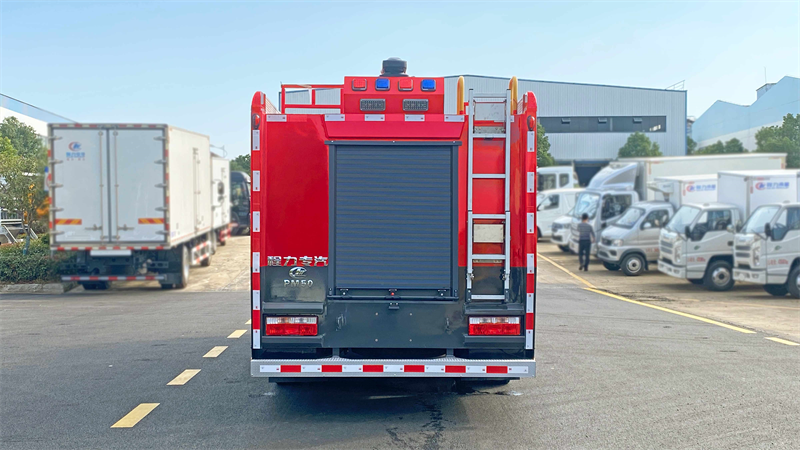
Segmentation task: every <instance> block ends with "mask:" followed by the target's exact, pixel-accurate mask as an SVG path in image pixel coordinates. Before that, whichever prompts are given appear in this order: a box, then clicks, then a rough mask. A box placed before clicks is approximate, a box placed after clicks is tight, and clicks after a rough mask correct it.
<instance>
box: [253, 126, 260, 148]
mask: <svg viewBox="0 0 800 450" xmlns="http://www.w3.org/2000/svg"><path fill="white" fill-rule="evenodd" d="M253 150H254V151H256V150H261V132H260V131H259V130H253Z"/></svg>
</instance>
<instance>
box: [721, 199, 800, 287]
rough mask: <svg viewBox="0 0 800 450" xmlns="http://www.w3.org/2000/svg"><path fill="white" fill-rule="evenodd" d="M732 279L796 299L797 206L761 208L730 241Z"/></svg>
mask: <svg viewBox="0 0 800 450" xmlns="http://www.w3.org/2000/svg"><path fill="white" fill-rule="evenodd" d="M733 260H734V268H733V278H734V279H735V280H736V281H743V282H749V283H756V284H760V285H762V286H763V287H764V290H765V291H767V292H768V293H769V294H771V295H774V296H778V297H782V296H785V295H786V294H787V293H788V294H791V295H792V296H793V297H794V298H800V287H798V286H800V203H798V202H794V203H790V202H786V203H782V204H779V203H775V204H767V205H762V206H760V207H759V208H758V209H756V210H755V211H753V214H751V215H750V217H749V218H748V219H747V222H745V223H744V225H743V226H741V227H739V229H738V230H737V232H736V237H735V238H734V253H733Z"/></svg>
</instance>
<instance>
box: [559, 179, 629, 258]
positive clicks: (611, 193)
mask: <svg viewBox="0 0 800 450" xmlns="http://www.w3.org/2000/svg"><path fill="white" fill-rule="evenodd" d="M637 201H639V195H638V194H637V193H636V192H635V191H632V190H616V189H611V190H593V189H587V190H586V191H584V192H582V193H581V194H580V195H578V198H577V200H576V204H575V209H574V210H573V212H572V222H571V223H570V239H569V248H570V250H571V251H573V252H575V253H578V239H579V232H578V224H579V223H580V222H581V216H582V215H583V214H584V213H585V214H587V215H588V216H589V224H590V225H592V228H594V232H595V235H596V236H598V237H599V236H600V233H601V232H602V231H603V230H604V229H605V228H606V227H608V226H609V225H612V224H614V222H616V221H617V220H619V218H620V217H622V215H623V213H625V211H626V210H627V209H628V208H629V207H630V206H631V205H633V204H634V203H636V202H637ZM591 253H592V255H596V254H597V243H596V242H595V244H593V245H592V250H591Z"/></svg>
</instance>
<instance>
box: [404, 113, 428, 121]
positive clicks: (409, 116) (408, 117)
mask: <svg viewBox="0 0 800 450" xmlns="http://www.w3.org/2000/svg"><path fill="white" fill-rule="evenodd" d="M406 122H425V115H424V114H406Z"/></svg>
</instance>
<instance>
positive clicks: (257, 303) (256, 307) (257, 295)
mask: <svg viewBox="0 0 800 450" xmlns="http://www.w3.org/2000/svg"><path fill="white" fill-rule="evenodd" d="M528 295H531V294H528ZM253 311H261V291H260V290H258V289H255V290H253Z"/></svg>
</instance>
